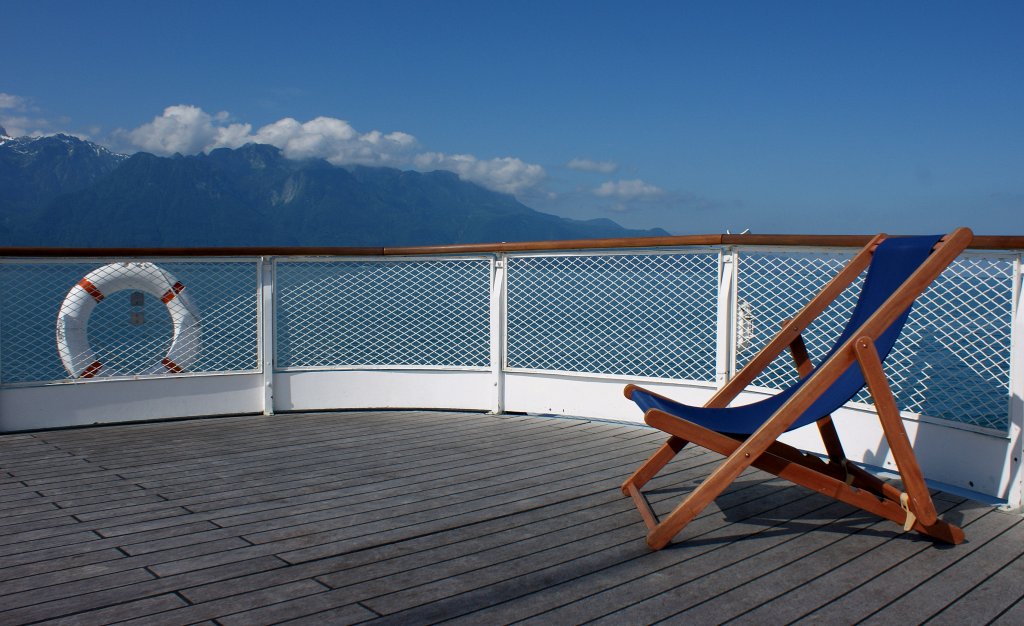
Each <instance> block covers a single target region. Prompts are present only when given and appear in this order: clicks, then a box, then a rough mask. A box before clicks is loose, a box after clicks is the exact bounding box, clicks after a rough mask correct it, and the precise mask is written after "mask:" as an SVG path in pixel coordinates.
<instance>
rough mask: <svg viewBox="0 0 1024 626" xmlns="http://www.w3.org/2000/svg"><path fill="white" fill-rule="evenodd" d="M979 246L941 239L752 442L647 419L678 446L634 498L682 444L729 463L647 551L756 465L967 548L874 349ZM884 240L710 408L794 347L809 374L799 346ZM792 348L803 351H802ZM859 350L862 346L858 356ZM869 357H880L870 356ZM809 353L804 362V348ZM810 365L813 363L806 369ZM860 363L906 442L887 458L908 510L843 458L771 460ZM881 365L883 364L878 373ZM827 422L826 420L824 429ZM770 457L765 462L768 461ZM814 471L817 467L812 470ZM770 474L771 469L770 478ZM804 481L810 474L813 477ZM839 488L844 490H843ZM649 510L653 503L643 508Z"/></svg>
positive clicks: (670, 519)
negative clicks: (943, 513) (800, 421)
mask: <svg viewBox="0 0 1024 626" xmlns="http://www.w3.org/2000/svg"><path fill="white" fill-rule="evenodd" d="M972 237H973V235H972V234H971V232H970V230H968V229H966V228H961V229H957V230H956V231H954V232H952V233H950V234H949V235H947V236H946V237H943V238H942V239H941V240H940V241H939V243H938V244H936V246H935V248H933V251H932V253H931V254H930V255H929V257H928V258H927V259H926V260H925V261H924V263H922V264H921V266H920V267H918V268H917V269H916V270H915V271H914V272H913V273H912V274H911V275H910V277H909V278H907V280H906V281H904V283H903V285H901V286H900V287H899V288H898V289H897V290H896V291H895V292H894V293H893V294H892V295H891V296H890V297H889V298H888V299H887V300H886V302H885V303H884V304H883V305H882V306H881V307H879V308H878V310H876V311H875V312H874V314H872V315H871V317H869V318H868V320H867V321H865V322H864V324H862V325H861V327H860V328H859V329H858V332H857V333H855V334H854V336H853V337H851V338H850V339H849V340H847V341H846V342H845V343H844V344H843V345H842V346H841V347H840V348H839V349H838V350H836V351H835V353H833V355H832V356H831V357H830V358H829V359H828V360H827V361H826V362H825V363H824V364H823V365H822V366H821V367H820V368H819V369H818V370H817V371H815V372H814V373H813V375H812V376H811V378H810V379H808V380H807V381H806V383H805V384H804V385H803V386H802V387H801V388H800V389H799V390H798V391H797V392H796V393H795V394H793V396H792V397H791V398H789V399H788V400H787V401H786V402H785V403H784V404H783V405H782V406H781V407H780V408H779V409H778V410H777V411H776V412H775V414H774V415H772V416H771V417H770V418H769V419H768V420H767V421H765V423H764V424H762V425H761V427H760V428H758V429H757V430H756V431H755V432H754V433H753V434H751V435H750V436H749V437H747V438H746V439H745V440H743V441H737V440H735V439H732V438H730V437H726V436H725V435H721V434H720V433H716V432H714V431H711V430H709V429H705V428H703V427H700V426H697V425H694V424H690V423H689V422H686V421H685V420H682V419H680V418H677V417H674V416H671V415H668V414H666V413H662V412H661V411H658V410H656V409H652V410H650V411H648V412H647V415H645V420H647V421H648V423H649V424H651V425H652V426H655V424H654V423H652V419H653V420H654V421H656V422H657V423H658V425H657V426H656V427H657V428H659V429H661V430H664V431H665V432H667V433H669V434H671V435H672V437H671V438H670V439H669V441H668V442H666V444H664V445H663V446H662V447H661V448H659V450H658V451H657V452H656V453H655V454H654V455H653V456H652V457H651V458H649V459H648V460H647V461H646V462H645V463H644V464H643V465H641V467H640V468H639V469H638V470H637V471H636V472H634V474H633V475H632V476H631V477H630V478H629V479H627V481H626V483H624V484H623V487H622V488H623V492H624V493H629V494H631V492H632V491H633V490H636V491H637V492H638V495H639V496H640V497H641V498H642V494H639V489H641V488H642V486H643V484H644V483H646V482H647V481H648V480H650V478H651V477H653V476H654V475H655V474H657V473H658V471H660V470H661V468H662V467H664V466H665V464H667V463H668V462H669V461H670V460H671V459H672V457H673V456H675V454H676V453H678V451H679V450H681V449H682V446H680V445H678V444H679V443H682V445H685V442H687V441H693V442H694V443H697V444H698V445H702V446H704V447H708V448H709V449H719V450H720V451H721V453H722V454H724V455H726V457H727V458H726V459H725V461H724V462H723V463H722V464H721V465H719V466H718V467H717V468H716V469H715V470H714V471H712V472H711V474H710V475H709V476H708V477H707V478H706V479H705V480H704V482H703V483H701V484H700V485H699V486H698V487H697V488H696V489H694V490H693V491H692V492H691V493H690V494H689V495H688V496H687V497H686V498H685V499H684V500H683V501H682V502H681V503H680V504H679V505H678V506H677V507H676V508H675V510H673V511H672V512H671V513H670V514H669V515H668V516H666V517H665V518H664V519H663V520H661V521H660V522H657V524H656V525H655V526H654V527H653V528H652V529H651V530H650V532H649V534H648V536H647V543H648V544H649V545H650V546H651V547H652V548H654V549H659V548H662V547H664V546H665V545H666V544H667V543H668V542H669V541H671V540H672V538H673V537H674V536H675V535H676V534H678V533H679V531H680V530H682V528H683V527H685V526H686V524H688V523H689V522H690V521H691V520H692V519H693V518H694V517H695V516H696V515H697V514H699V513H700V512H701V511H702V510H704V508H706V507H707V506H708V505H709V504H710V503H711V501H712V500H714V499H715V498H716V497H718V495H719V494H720V493H721V492H722V491H723V490H724V489H725V488H726V487H727V486H728V485H729V484H731V483H732V482H733V481H734V480H735V479H736V478H737V477H738V476H739V475H740V474H741V473H742V472H743V471H744V470H745V469H746V468H748V467H749V466H750V465H752V464H753V465H755V466H757V467H761V468H762V469H768V468H767V467H762V465H768V466H770V467H772V468H774V469H778V470H779V472H774V471H773V473H777V474H778V475H779V476H782V477H783V478H787V479H790V480H793V481H794V482H797V483H798V484H802V485H805V486H808V487H810V488H812V489H815V490H816V491H819V492H821V493H826V494H827V495H830V496H832V497H835V498H837V499H840V500H842V501H844V502H848V503H849V504H853V505H855V506H859V507H861V508H863V509H865V510H867V511H871V512H873V513H876V514H877V515H880V516H882V517H885V518H887V519H891V520H893V521H897V522H900V521H905V520H907V519H908V517H909V516H910V514H911V512H913V514H914V515H916V517H917V519H916V521H914V522H913V528H915V529H917V530H918V531H919V532H922V533H925V534H928V535H930V536H933V537H936V538H938V539H941V540H944V541H949V542H951V543H959V542H960V541H962V540H963V533H962V531H960V529H958V528H956V527H955V526H951V525H949V524H946V523H945V522H941V521H939V520H937V519H936V516H935V512H934V505H933V504H932V503H931V496H930V495H929V494H928V491H927V488H926V487H925V484H924V478H923V476H922V475H921V473H920V467H919V466H918V465H917V462H916V459H915V457H914V455H913V450H912V448H911V447H910V443H909V440H908V439H907V438H906V433H905V431H902V422H901V421H900V418H899V410H898V409H897V408H896V404H895V400H893V398H892V392H891V390H889V387H888V383H887V382H886V380H885V375H884V372H883V371H882V367H881V362H880V360H879V359H878V355H877V351H874V341H875V340H876V339H877V338H878V337H879V335H881V334H882V333H883V332H884V331H885V330H886V329H887V328H888V327H889V326H890V325H891V324H892V323H893V322H895V321H896V319H897V318H898V317H899V316H900V315H902V313H903V312H904V311H905V310H906V309H907V308H908V307H910V306H911V304H913V302H914V300H916V299H917V298H918V297H919V296H920V295H921V293H923V292H924V290H925V289H926V288H927V287H928V285H929V284H931V282H932V281H934V280H935V279H936V278H937V277H938V276H939V274H941V273H942V271H943V270H944V269H945V268H946V267H947V266H948V265H949V264H950V263H952V262H953V260H954V259H956V257H957V256H959V254H960V253H961V252H962V251H963V250H964V249H965V248H966V247H967V246H968V245H969V244H970V242H971V239H972ZM883 239H884V236H883V235H879V236H878V237H876V238H875V239H873V240H872V242H871V243H870V244H869V245H868V246H867V247H865V248H864V249H863V250H862V251H861V252H860V253H858V254H857V255H856V256H855V257H854V258H853V260H851V261H850V263H848V264H847V265H846V267H844V268H843V270H842V271H840V273H839V274H837V275H836V277H835V278H833V279H832V280H831V281H830V282H829V283H828V284H827V285H826V286H825V287H824V288H823V289H822V292H821V293H819V294H818V296H817V297H815V298H814V299H813V300H812V301H811V302H810V303H808V305H807V306H805V307H804V308H803V310H801V311H800V313H798V314H797V315H796V317H794V318H793V320H792V321H791V322H790V323H789V324H787V325H785V327H784V328H783V330H782V331H781V332H780V333H779V334H778V335H777V336H776V337H775V339H773V340H772V341H771V342H770V343H769V344H768V345H767V346H766V347H765V348H764V349H763V350H762V351H761V352H760V353H759V354H758V355H757V356H755V357H754V359H753V360H752V361H751V362H750V363H748V364H747V366H746V367H744V368H743V369H742V370H741V371H740V372H739V373H738V374H737V375H736V377H734V378H733V379H732V380H731V381H730V382H729V383H728V384H727V385H725V386H724V387H723V388H722V389H721V390H720V391H719V392H718V393H716V394H715V395H714V396H713V397H712V398H711V400H709V401H708V402H707V403H706V404H705V406H706V407H724V406H727V405H728V404H729V403H730V402H731V401H732V400H733V399H735V397H736V396H737V395H738V394H739V393H740V391H741V390H742V389H743V388H745V387H746V386H747V385H748V384H749V383H750V382H752V381H753V380H754V378H756V377H757V375H758V374H760V373H761V371H763V370H764V368H765V367H767V365H768V364H769V363H770V362H771V361H773V360H774V359H775V358H776V357H777V356H778V355H779V354H781V352H782V350H784V349H786V348H787V347H790V349H791V351H794V352H793V353H794V358H796V359H797V360H798V361H800V363H798V367H802V365H803V363H804V362H805V361H804V360H802V359H804V358H805V357H802V356H801V355H800V354H799V350H800V346H801V345H802V340H800V334H801V333H802V332H803V330H804V329H805V328H806V327H807V326H808V325H809V324H810V323H811V321H813V319H814V318H815V317H816V316H817V315H819V314H820V313H821V312H822V311H824V310H825V308H827V307H828V305H829V304H831V302H832V301H834V300H835V298H836V297H838V295H839V294H840V293H842V291H843V290H845V289H846V287H848V286H849V284H850V283H852V282H853V280H855V279H856V277H857V276H858V275H860V273H861V272H862V271H863V270H864V269H865V268H866V267H867V266H868V265H869V264H870V259H871V255H872V254H873V253H874V249H875V248H876V247H877V245H878V244H879V243H880V242H881V241H882V240H883ZM794 346H796V348H795V350H794ZM858 346H861V347H859V348H858ZM872 351H874V356H873V357H872V354H871V353H872ZM803 352H804V355H806V350H805V349H804V350H803ZM872 359H873V360H872ZM806 362H807V363H808V364H809V361H806ZM854 362H856V363H858V365H859V367H861V370H862V372H864V375H865V381H866V382H868V388H869V391H871V393H872V396H873V397H875V394H877V397H876V407H879V406H882V407H884V408H881V409H879V418H880V419H881V420H882V424H883V429H884V431H885V434H886V437H887V438H888V437H890V431H892V432H893V435H892V436H893V438H895V439H899V438H900V435H899V433H900V432H902V437H903V442H904V443H903V444H900V443H898V444H897V445H896V447H893V446H892V440H890V450H891V452H892V454H893V456H894V458H897V468H898V469H899V470H900V473H901V477H902V478H903V480H904V484H905V486H906V487H907V489H908V492H907V493H908V494H909V511H908V510H904V509H903V507H902V506H900V504H899V502H898V500H899V495H901V492H899V491H898V490H896V489H895V488H893V487H891V486H887V485H884V483H881V481H878V480H877V479H874V478H873V477H871V479H869V478H868V476H869V475H868V474H867V473H866V472H864V471H863V470H860V469H859V468H855V466H853V464H852V463H847V462H845V457H842V456H840V457H839V458H841V459H842V462H841V463H832V464H829V466H826V467H830V469H829V470H828V471H825V470H822V469H821V468H820V467H818V468H812V467H813V463H811V462H809V461H808V462H807V463H804V462H797V460H796V459H797V457H793V456H792V454H791V453H789V452H784V453H783V454H782V455H781V456H779V455H778V454H776V453H771V452H769V450H770V449H771V450H775V451H778V450H779V449H780V448H779V446H781V445H782V444H779V443H778V442H777V441H776V440H777V439H778V437H779V436H780V435H782V433H784V432H785V431H786V430H787V429H789V427H790V426H791V425H792V424H793V423H794V422H795V421H796V419H797V418H798V417H799V416H800V415H801V414H803V412H804V411H805V410H807V409H808V408H809V407H810V406H811V404H813V402H814V401H815V400H816V399H817V398H818V397H819V396H820V395H821V394H822V393H824V392H825V391H826V390H827V389H828V388H829V386H831V385H832V384H834V383H835V381H836V380H837V379H838V378H839V377H840V376H841V375H842V374H843V372H845V371H846V369H847V368H848V367H850V366H851V365H853V364H854ZM875 362H877V366H876V365H875ZM805 369H806V368H805ZM869 376H870V379H869ZM635 388H636V387H634V386H632V385H630V386H627V388H626V390H625V393H626V396H627V397H629V396H630V395H631V394H632V391H633V389H635ZM648 393H649V392H648ZM879 398H880V400H879ZM879 402H880V403H881V404H879ZM823 419H824V418H823ZM821 421H822V420H819V422H821ZM887 424H888V425H887ZM819 428H820V429H821V432H822V436H823V437H824V438H825V440H826V445H827V446H828V445H830V444H829V443H828V439H829V438H831V437H833V436H834V437H835V442H836V443H837V442H838V434H836V433H835V427H834V425H832V423H831V419H829V420H828V422H827V423H825V424H821V423H819ZM904 444H905V445H904ZM797 452H798V451H797ZM798 453H799V452H798ZM834 453H835V454H837V455H841V447H838V448H837V449H836V450H832V449H830V450H829V454H830V457H831V456H832V455H833V454H834ZM766 454H767V457H765V455H766ZM762 457H765V458H762ZM908 459H909V460H908ZM834 460H835V459H833V461H834ZM779 462H782V463H783V465H782V466H777V465H778V463H779ZM818 462H819V463H822V462H821V461H820V459H818ZM808 463H811V464H810V465H809V464H808ZM792 468H801V469H792ZM905 468H906V469H907V472H908V473H907V474H906V475H904V473H903V472H904V469H905ZM839 469H841V470H842V478H839V477H838V476H832V475H830V474H831V473H833V471H836V472H838V470H839ZM768 471H772V470H771V469H768ZM805 472H812V473H814V474H815V475H816V477H810V476H809V475H807V474H805ZM851 476H852V481H851V482H853V485H852V486H851V485H848V484H847V480H850V478H851ZM819 481H825V482H819ZM835 483H840V484H841V485H842V488H841V487H840V485H838V484H835ZM866 485H871V486H874V487H875V488H872V489H870V490H865V489H863V488H861V487H864V486H866ZM865 494H867V495H865ZM897 494H899V495H897ZM893 497H896V499H897V501H896V502H894V500H893ZM634 500H637V498H634ZM644 502H645V503H646V500H644ZM648 511H649V512H650V515H651V516H652V518H653V517H654V513H653V511H650V507H649V505H648ZM641 513H643V511H641ZM645 519H646V518H645ZM654 519H656V518H654Z"/></svg>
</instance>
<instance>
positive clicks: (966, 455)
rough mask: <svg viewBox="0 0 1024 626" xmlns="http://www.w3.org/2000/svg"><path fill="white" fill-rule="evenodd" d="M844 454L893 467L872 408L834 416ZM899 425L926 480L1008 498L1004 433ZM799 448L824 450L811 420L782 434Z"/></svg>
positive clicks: (908, 422)
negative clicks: (908, 439) (871, 410)
mask: <svg viewBox="0 0 1024 626" xmlns="http://www.w3.org/2000/svg"><path fill="white" fill-rule="evenodd" d="M833 417H834V419H835V423H836V429H837V430H838V431H839V437H840V439H841V440H842V442H843V448H844V449H845V450H846V455H847V456H848V457H849V458H850V459H852V460H854V461H857V462H860V463H866V464H868V465H872V466H875V467H883V468H885V469H888V470H891V471H893V472H895V471H896V464H895V462H894V461H893V458H892V454H891V453H890V450H889V448H888V446H887V444H886V443H885V437H884V434H883V432H882V427H881V424H879V422H878V417H877V416H876V415H875V414H874V413H873V412H868V411H860V410H853V409H842V410H840V411H838V412H837V413H836V414H835V415H834V416H833ZM903 426H904V428H906V431H907V436H908V437H909V438H910V442H911V444H912V445H913V446H914V453H915V455H916V456H917V460H918V463H920V464H921V469H922V470H923V471H924V475H925V477H926V478H928V479H929V480H930V481H933V482H935V483H941V484H943V485H949V486H952V487H956V488H958V489H964V490H967V491H973V492H977V493H980V494H984V495H986V496H990V497H992V498H998V499H1006V498H1007V497H1008V496H1009V495H1010V494H1009V488H1010V486H1011V483H1012V476H1010V475H1009V471H1008V468H1010V467H1011V465H1012V464H1009V463H1007V460H1008V459H1007V455H1008V454H1011V453H1012V450H1014V449H1016V448H1017V447H1018V446H1008V445H1007V444H1008V443H1009V442H1008V441H1007V438H1006V437H1001V436H996V435H992V434H986V433H980V432H973V431H970V430H965V429H961V428H955V427H952V426H946V425H944V424H941V423H935V422H929V421H918V420H911V419H904V420H903ZM781 439H782V441H785V442H786V443H789V444H790V445H793V446H795V447H797V448H800V449H802V450H808V451H811V452H815V453H818V454H824V453H825V450H824V446H823V445H822V444H821V437H820V436H819V435H818V429H817V427H815V426H814V425H813V424H812V425H809V426H805V427H803V428H800V429H797V430H794V431H792V432H789V433H786V434H785V435H783V437H782V438H781Z"/></svg>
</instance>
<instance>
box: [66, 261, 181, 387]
mask: <svg viewBox="0 0 1024 626" xmlns="http://www.w3.org/2000/svg"><path fill="white" fill-rule="evenodd" d="M126 289H131V290H133V291H144V292H146V293H148V294H150V295H152V296H153V297H156V298H160V300H161V301H162V302H163V303H164V305H165V306H166V307H167V312H168V313H170V315H171V321H172V322H173V324H174V336H173V338H172V339H171V347H170V348H169V349H168V350H167V354H166V355H165V356H164V358H163V359H162V360H160V361H159V362H158V363H154V364H153V365H152V366H150V367H149V368H148V369H146V370H145V371H143V372H141V373H142V374H161V373H168V372H169V373H172V374H179V373H181V372H183V371H185V370H187V369H188V368H189V367H191V366H192V364H193V363H195V360H196V358H197V357H198V356H199V350H200V337H201V328H200V324H199V314H198V312H197V311H196V309H195V307H193V306H192V303H191V302H190V300H189V298H188V294H186V293H185V285H183V284H181V283H180V282H178V280H177V279H175V278H174V276H172V275H171V274H170V273H169V272H167V271H166V270H164V269H161V268H160V267H157V266H156V265H154V264H152V263H111V264H110V265H104V266H103V267H99V268H97V269H94V270H93V271H91V272H89V273H88V274H86V275H85V278H83V279H82V280H80V281H78V283H77V284H75V286H74V287H72V288H71V291H69V292H68V295H67V296H65V298H64V302H63V304H61V305H60V313H58V314H57V352H58V353H60V360H61V362H62V363H63V364H64V369H66V370H67V371H68V373H69V374H71V377H72V378H94V377H97V376H115V375H117V372H116V371H114V370H113V369H112V368H110V367H108V366H106V365H104V364H103V363H102V362H100V361H99V360H98V359H97V358H96V355H95V354H94V353H93V351H92V348H91V347H90V346H89V336H88V327H89V316H90V315H91V314H92V310H93V309H94V308H96V305H97V304H99V302H100V301H101V300H103V298H105V297H107V296H109V295H111V294H113V293H116V292H118V291H124V290H126Z"/></svg>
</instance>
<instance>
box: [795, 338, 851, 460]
mask: <svg viewBox="0 0 1024 626" xmlns="http://www.w3.org/2000/svg"><path fill="white" fill-rule="evenodd" d="M788 323H789V320H786V321H785V322H783V326H785V325H786V324H788ZM789 351H790V353H791V354H792V356H793V365H795V366H796V372H797V374H799V376H800V378H807V377H808V376H810V375H811V372H812V371H813V370H814V364H813V363H811V357H810V356H809V355H808V354H807V346H806V345H804V337H803V335H797V336H796V338H795V339H793V343H791V344H789ZM817 425H818V432H819V433H820V434H821V441H822V443H824V444H825V451H826V452H828V458H829V459H831V460H832V461H834V462H836V463H839V464H842V463H844V462H845V461H846V452H844V451H843V443H842V442H841V441H840V440H839V433H838V432H836V425H835V424H834V423H833V422H832V416H831V415H826V416H825V417H822V418H821V419H819V420H818V421H817Z"/></svg>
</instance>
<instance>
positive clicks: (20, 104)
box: [0, 91, 28, 111]
mask: <svg viewBox="0 0 1024 626" xmlns="http://www.w3.org/2000/svg"><path fill="white" fill-rule="evenodd" d="M27 105H28V103H27V102H26V101H25V99H24V98H22V97H21V96H16V95H14V94H10V93H3V92H2V91H0V109H15V110H18V111H20V110H23V109H25V108H26V107H27Z"/></svg>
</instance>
